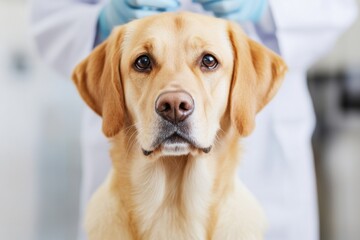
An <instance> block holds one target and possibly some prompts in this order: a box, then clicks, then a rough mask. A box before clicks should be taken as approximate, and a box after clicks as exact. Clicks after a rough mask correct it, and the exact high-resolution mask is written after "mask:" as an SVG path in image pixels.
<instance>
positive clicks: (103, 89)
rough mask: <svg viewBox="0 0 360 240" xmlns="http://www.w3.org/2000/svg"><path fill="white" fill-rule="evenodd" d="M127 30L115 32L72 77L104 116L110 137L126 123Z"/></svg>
mask: <svg viewBox="0 0 360 240" xmlns="http://www.w3.org/2000/svg"><path fill="white" fill-rule="evenodd" d="M122 32H123V29H122V28H121V27H120V28H118V29H116V30H115V31H113V33H112V34H111V36H110V37H109V38H108V40H106V41H104V42H103V43H101V44H100V45H99V46H97V47H96V48H95V50H94V51H93V52H92V53H91V54H90V55H89V56H88V57H87V58H86V59H84V60H83V61H82V62H81V63H80V64H79V65H77V66H76V68H75V70H74V72H73V75H72V79H73V81H74V83H75V85H76V87H77V89H78V91H79V93H80V95H81V97H82V98H83V99H84V101H85V102H86V103H87V104H88V105H89V106H90V107H91V108H92V110H94V111H95V112H96V113H97V114H99V115H100V116H102V119H103V123H102V129H103V132H104V134H105V135H106V136H107V137H113V136H114V135H116V134H117V133H118V132H119V131H120V130H121V128H122V127H123V124H124V113H125V104H124V94H123V88H122V82H121V79H120V60H121V42H122V36H123V34H122Z"/></svg>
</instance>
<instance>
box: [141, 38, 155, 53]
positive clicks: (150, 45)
mask: <svg viewBox="0 0 360 240" xmlns="http://www.w3.org/2000/svg"><path fill="white" fill-rule="evenodd" d="M142 45H143V48H144V49H145V50H146V51H147V52H152V51H154V43H153V40H151V39H149V40H146V41H145V42H144V43H143V44H142Z"/></svg>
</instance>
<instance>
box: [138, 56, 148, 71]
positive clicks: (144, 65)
mask: <svg viewBox="0 0 360 240" xmlns="http://www.w3.org/2000/svg"><path fill="white" fill-rule="evenodd" d="M134 66H135V68H136V70H138V71H141V72H143V71H148V70H151V59H150V57H149V56H147V55H141V56H140V57H138V58H137V59H136V60H135V63H134Z"/></svg>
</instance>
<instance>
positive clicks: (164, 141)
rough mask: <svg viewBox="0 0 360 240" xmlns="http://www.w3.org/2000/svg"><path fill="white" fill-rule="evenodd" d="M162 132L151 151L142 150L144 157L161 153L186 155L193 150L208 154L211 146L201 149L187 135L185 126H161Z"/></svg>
mask: <svg viewBox="0 0 360 240" xmlns="http://www.w3.org/2000/svg"><path fill="white" fill-rule="evenodd" d="M162 129H163V131H160V132H159V135H158V137H157V139H156V140H155V142H154V144H153V145H152V147H151V150H147V149H142V151H143V154H144V155H145V156H149V155H151V154H153V153H155V152H159V153H160V152H161V154H162V155H164V156H180V155H187V154H189V153H190V152H192V151H194V150H200V151H201V152H203V153H209V152H210V150H211V148H212V146H208V147H202V146H200V145H199V144H197V143H196V141H195V140H194V139H193V138H192V137H191V136H189V134H187V129H188V128H187V126H175V125H172V126H162Z"/></svg>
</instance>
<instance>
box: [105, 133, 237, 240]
mask: <svg viewBox="0 0 360 240" xmlns="http://www.w3.org/2000/svg"><path fill="white" fill-rule="evenodd" d="M221 138H223V139H222V141H219V142H221V143H222V144H221V145H220V143H219V145H215V146H214V147H213V149H212V150H211V152H210V153H208V154H205V153H202V154H199V155H196V156H193V155H186V156H177V157H159V158H158V159H150V158H149V157H147V156H144V155H143V154H142V152H141V148H140V147H139V146H136V145H135V144H134V145H132V146H129V145H128V143H127V142H126V141H127V139H126V137H125V136H121V134H120V135H119V136H118V137H116V138H115V139H114V143H113V149H112V159H113V165H114V171H113V174H112V177H115V178H116V180H115V181H113V182H115V183H116V182H118V183H120V184H119V185H118V186H120V185H121V186H122V189H119V190H120V193H121V195H122V196H121V199H123V201H124V205H125V207H126V209H129V216H130V217H131V219H132V221H133V222H134V225H136V229H135V230H134V232H136V235H144V234H146V235H149V234H150V235H151V234H156V233H154V232H153V231H154V229H159V228H164V226H168V227H169V228H171V227H174V226H175V227H176V229H168V230H169V232H173V233H174V234H175V233H177V232H178V231H180V230H181V229H182V230H183V233H184V232H189V233H190V232H191V233H192V234H193V233H196V234H198V235H199V236H195V237H194V236H190V235H189V236H188V238H185V239H197V238H198V237H199V239H200V235H202V236H204V234H209V233H206V232H207V231H209V229H211V226H208V225H209V224H211V221H209V219H211V218H212V216H210V215H216V209H217V202H218V201H219V200H220V199H221V198H224V197H226V195H227V194H228V193H230V192H232V188H233V187H234V186H233V185H234V181H235V173H236V168H237V162H238V157H235V158H234V156H237V155H238V154H237V152H238V145H237V142H238V134H237V133H236V132H235V130H233V131H228V133H227V135H224V136H221ZM120 153H122V155H120ZM123 153H126V154H125V155H124V154H123ZM230 156H231V158H232V159H230ZM220 179H221V181H220ZM115 187H116V186H115ZM174 219H176V221H177V222H178V223H183V224H184V225H183V226H177V225H174V224H170V223H172V222H173V221H174ZM182 220H183V221H182ZM150 229H151V230H150ZM190 229H193V231H190ZM150 231H152V232H150ZM155 231H156V230H155ZM154 237H155V238H153V239H159V237H160V236H158V235H156V236H154Z"/></svg>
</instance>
